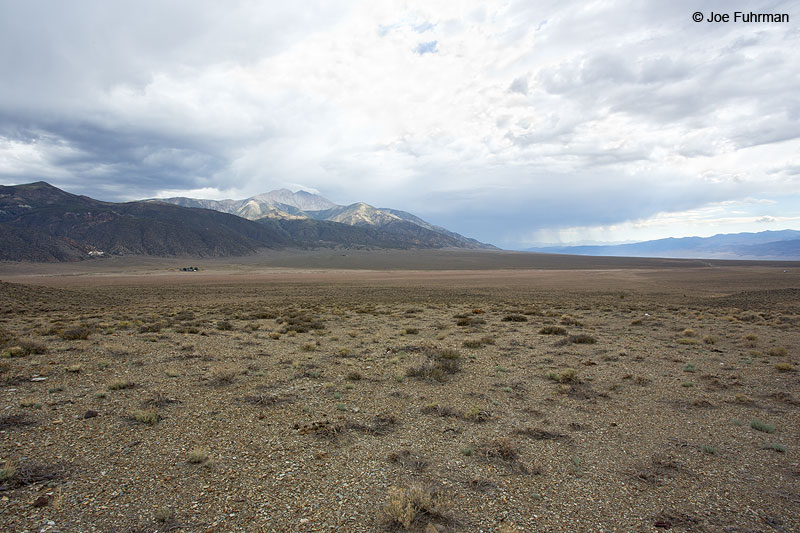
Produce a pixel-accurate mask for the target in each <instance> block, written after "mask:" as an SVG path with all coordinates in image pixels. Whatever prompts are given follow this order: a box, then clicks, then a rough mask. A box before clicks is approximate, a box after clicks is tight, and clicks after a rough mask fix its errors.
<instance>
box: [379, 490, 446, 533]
mask: <svg viewBox="0 0 800 533" xmlns="http://www.w3.org/2000/svg"><path fill="white" fill-rule="evenodd" d="M380 520H381V522H383V523H384V524H385V525H386V526H388V527H400V528H403V529H406V530H408V529H410V528H411V527H412V525H416V524H418V523H420V522H422V521H423V520H429V521H434V522H443V523H445V524H448V523H452V522H453V511H452V509H451V504H450V500H449V498H447V497H446V496H445V495H444V494H443V493H442V492H441V490H439V489H436V488H433V487H431V486H426V485H422V484H420V483H414V484H412V485H410V486H408V487H392V488H391V489H389V497H388V499H387V501H386V504H385V505H384V507H383V509H382V510H381V512H380Z"/></svg>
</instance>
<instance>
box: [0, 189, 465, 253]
mask: <svg viewBox="0 0 800 533" xmlns="http://www.w3.org/2000/svg"><path fill="white" fill-rule="evenodd" d="M291 194H296V193H291ZM306 194H308V193H306ZM309 196H313V195H310V194H309ZM298 201H305V202H306V203H305V205H306V207H308V206H312V207H319V206H322V205H325V204H324V203H320V202H318V201H317V200H316V199H315V198H303V195H300V200H298ZM316 247H350V248H364V247H372V248H397V249H409V248H450V247H463V245H462V242H461V241H460V240H459V239H456V238H454V237H451V236H449V235H446V234H443V233H440V232H436V231H432V230H429V229H427V228H424V227H421V226H419V225H416V224H413V223H409V222H405V221H401V220H398V221H392V222H390V223H386V224H384V225H382V226H380V227H371V226H367V227H362V226H351V225H348V224H342V223H338V222H333V221H327V220H322V221H320V220H315V219H310V218H307V217H305V216H302V217H286V218H283V217H276V218H270V217H263V218H260V219H259V220H258V222H255V221H252V220H247V219H245V218H242V217H239V216H236V215H233V214H228V213H223V212H219V211H216V210H211V209H202V208H194V207H181V206H179V205H172V204H168V203H163V202H151V201H141V202H128V203H111V202H101V201H98V200H94V199H92V198H89V197H88V196H78V195H74V194H70V193H68V192H65V191H62V190H61V189H58V188H56V187H53V186H52V185H49V184H47V183H45V182H36V183H30V184H26V185H16V186H0V260H7V261H8V260H11V261H74V260H80V259H86V258H89V257H92V256H97V255H149V256H185V257H225V256H241V255H249V254H252V253H255V252H256V251H258V250H260V249H263V248H273V249H277V248H316Z"/></svg>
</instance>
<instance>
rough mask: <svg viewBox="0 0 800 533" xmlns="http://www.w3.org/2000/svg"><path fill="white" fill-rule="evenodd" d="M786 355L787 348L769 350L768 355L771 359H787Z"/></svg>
mask: <svg viewBox="0 0 800 533" xmlns="http://www.w3.org/2000/svg"><path fill="white" fill-rule="evenodd" d="M786 353H787V352H786V347H784V346H775V347H774V348H770V349H769V350H767V355H769V356H771V357H785V356H786Z"/></svg>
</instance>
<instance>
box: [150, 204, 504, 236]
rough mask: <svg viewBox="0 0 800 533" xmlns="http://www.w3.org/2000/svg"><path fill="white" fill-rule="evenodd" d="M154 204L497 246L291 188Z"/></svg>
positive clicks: (398, 214)
mask: <svg viewBox="0 0 800 533" xmlns="http://www.w3.org/2000/svg"><path fill="white" fill-rule="evenodd" d="M150 201H151V202H164V203H169V204H174V205H179V206H182V207H200V208H203V209H213V210H215V211H221V212H223V213H230V214H233V215H237V216H240V217H242V218H246V219H248V220H254V221H261V220H264V219H280V220H287V219H289V220H292V219H294V220H318V221H328V222H338V223H341V224H347V225H348V226H361V227H373V228H387V229H390V228H391V227H392V225H395V224H398V223H400V222H407V223H410V224H413V225H415V226H419V227H421V228H425V229H428V230H430V231H433V232H435V233H440V234H442V235H446V236H448V237H450V238H452V239H454V240H455V241H458V242H459V243H460V244H459V246H458V247H459V248H487V249H496V248H495V247H494V246H491V245H487V244H483V243H481V242H478V241H476V240H475V239H470V238H468V237H464V236H463V235H459V234H458V233H455V232H452V231H448V230H446V229H445V228H443V227H441V226H435V225H433V224H430V223H428V222H426V221H424V220H422V219H421V218H419V217H417V216H415V215H412V214H411V213H407V212H405V211H399V210H397V209H389V208H386V207H380V208H378V207H373V206H371V205H369V204H365V203H363V202H357V203H354V204H350V205H337V204H335V203H333V202H331V201H330V200H328V199H327V198H323V197H322V196H320V195H318V194H312V193H310V192H306V191H297V192H292V191H290V190H288V189H279V190H276V191H271V192H268V193H265V194H259V195H258V196H252V197H250V198H245V199H244V200H200V199H196V198H185V197H177V198H160V199H154V200H150Z"/></svg>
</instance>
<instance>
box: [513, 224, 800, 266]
mask: <svg viewBox="0 0 800 533" xmlns="http://www.w3.org/2000/svg"><path fill="white" fill-rule="evenodd" d="M526 251H529V252H540V253H554V254H570V255H592V256H614V257H663V258H678V259H680V258H684V259H777V260H800V231H795V230H781V231H762V232H759V233H727V234H719V235H714V236H713V237H683V238H668V239H657V240H653V241H644V242H637V243H631V244H617V245H609V246H548V247H539V248H528V249H527V250H526Z"/></svg>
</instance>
